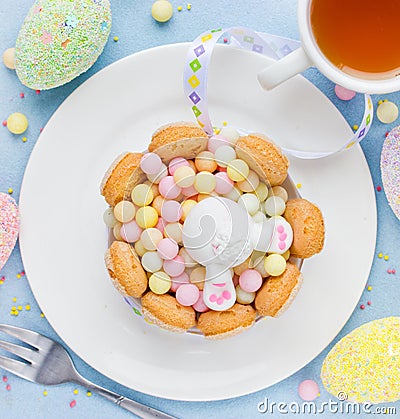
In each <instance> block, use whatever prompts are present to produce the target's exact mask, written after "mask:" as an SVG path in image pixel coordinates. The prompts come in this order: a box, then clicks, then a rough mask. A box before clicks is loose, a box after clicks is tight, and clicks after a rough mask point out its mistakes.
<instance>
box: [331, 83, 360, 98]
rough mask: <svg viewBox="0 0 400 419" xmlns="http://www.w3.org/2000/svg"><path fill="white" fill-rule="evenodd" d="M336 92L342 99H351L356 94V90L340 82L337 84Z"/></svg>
mask: <svg viewBox="0 0 400 419" xmlns="http://www.w3.org/2000/svg"><path fill="white" fill-rule="evenodd" d="M335 93H336V96H337V97H338V98H339V99H341V100H351V99H353V97H354V96H355V95H356V92H354V91H353V90H349V89H346V88H345V87H343V86H339V85H338V84H337V85H336V86H335Z"/></svg>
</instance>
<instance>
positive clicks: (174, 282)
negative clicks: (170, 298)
mask: <svg viewBox="0 0 400 419" xmlns="http://www.w3.org/2000/svg"><path fill="white" fill-rule="evenodd" d="M188 283H189V275H188V274H187V273H186V272H182V273H181V274H180V275H178V276H175V277H172V278H171V291H172V292H176V290H177V289H178V288H179V287H180V286H181V285H183V284H188Z"/></svg>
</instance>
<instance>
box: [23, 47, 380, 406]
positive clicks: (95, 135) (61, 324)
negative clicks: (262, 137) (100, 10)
mask: <svg viewBox="0 0 400 419" xmlns="http://www.w3.org/2000/svg"><path fill="white" fill-rule="evenodd" d="M187 47H188V45H187V44H177V45H171V46H165V47H159V48H155V49H152V50H147V51H143V52H141V53H138V54H135V55H133V56H130V57H127V58H125V59H123V60H121V61H119V62H116V63H115V64H113V65H111V66H109V67H107V68H105V69H104V70H103V71H101V72H99V73H98V74H96V75H95V76H94V77H92V78H91V79H90V80H88V81H87V82H85V83H83V84H82V86H80V87H79V88H78V89H77V90H76V91H75V92H74V93H73V94H72V95H71V96H70V97H69V98H68V99H67V100H66V101H65V102H64V103H63V104H62V106H61V107H60V108H59V109H58V110H57V112H56V113H55V114H54V115H53V117H52V118H51V120H50V122H49V123H48V125H47V127H46V128H45V130H44V131H43V133H42V134H41V136H40V139H39V140H38V143H37V144H36V146H35V149H34V151H33V153H32V156H31V158H30V161H29V163H28V167H27V169H26V173H25V177H24V181H23V185H22V191H21V199H20V209H21V219H22V224H21V235H20V244H21V252H22V257H23V261H24V267H25V270H26V272H27V276H28V278H29V281H30V285H31V287H32V290H33V292H34V295H35V297H36V299H37V301H38V303H39V305H40V307H41V308H42V310H43V312H44V313H45V314H46V317H47V319H48V320H49V322H50V323H51V325H52V326H53V327H54V329H55V330H56V331H57V333H58V334H59V335H60V336H61V338H62V339H63V340H64V341H65V342H66V344H67V345H69V346H70V347H71V349H73V350H74V351H75V352H76V353H77V354H78V355H79V356H80V357H82V359H84V360H85V361H86V362H87V363H88V364H90V365H91V366H92V367H94V368H95V369H97V370H98V371H100V372H101V373H103V374H105V375H106V376H108V377H110V378H112V379H114V380H115V381H117V382H119V383H121V384H124V385H126V386H128V387H131V388H133V389H135V390H139V391H142V392H145V393H149V394H152V395H156V396H160V397H166V398H171V399H180V400H215V399H223V398H228V397H234V396H239V395H243V394H246V393H249V392H253V391H256V390H259V389H262V388H265V387H267V386H270V385H272V384H274V383H276V382H278V381H280V380H282V379H284V378H285V377H287V376H289V375H291V374H292V373H294V372H295V371H297V370H298V369H300V368H301V367H303V366H304V365H306V364H307V363H308V362H310V361H311V360H312V359H313V358H314V357H315V356H317V355H318V354H319V353H320V352H321V351H322V350H323V349H324V348H325V347H326V346H327V345H328V344H329V343H330V342H331V340H332V339H333V338H334V337H335V336H336V334H337V333H338V332H339V330H340V329H341V328H342V327H343V325H344V324H345V322H346V321H347V320H348V318H349V317H350V315H351V313H352V311H353V309H354V307H355V305H356V303H357V301H358V299H359V297H360V295H361V293H362V290H363V288H364V285H365V282H366V280H367V277H368V273H369V270H370V266H371V263H372V258H373V253H374V246H375V237H376V208H375V198H374V191H373V186H372V182H371V177H370V174H369V170H368V166H367V164H366V161H365V159H364V156H363V154H362V152H361V149H360V148H359V147H354V148H353V149H352V150H349V151H348V152H346V153H342V154H341V155H340V156H337V157H335V158H330V159H325V160H321V161H299V160H295V159H293V161H292V162H291V173H292V176H293V178H294V180H295V182H300V183H302V185H303V188H302V190H301V193H302V195H303V196H304V197H307V198H308V199H310V200H311V201H314V202H316V203H317V204H318V205H319V206H320V207H321V209H322V211H323V213H324V217H325V220H326V230H327V232H326V245H325V248H324V250H323V252H322V253H321V254H320V255H318V256H316V257H313V258H312V259H311V260H307V261H305V263H304V267H303V273H304V277H305V280H304V285H303V287H302V289H301V291H300V294H299V295H298V297H297V298H296V299H295V301H294V303H293V305H292V306H291V307H290V309H289V310H288V311H287V312H286V313H285V314H284V315H283V316H282V317H281V318H279V319H272V318H269V319H266V320H264V321H261V322H258V323H257V324H256V325H255V326H254V327H253V328H252V329H251V330H249V331H247V332H245V333H242V334H241V335H238V336H236V337H233V338H230V339H226V340H223V341H208V340H205V339H204V338H202V337H199V336H196V335H188V334H185V335H179V334H174V333H170V332H166V331H163V330H160V329H158V328H157V327H154V326H151V325H148V324H147V323H146V322H144V321H143V320H142V319H141V318H140V317H138V316H136V315H134V314H133V313H132V311H131V310H130V308H129V306H128V305H127V304H125V303H124V301H123V299H122V298H121V296H120V295H119V294H118V292H117V291H116V290H115V289H114V288H113V286H112V285H111V281H110V280H109V278H108V275H107V272H106V269H105V267H104V263H103V254H104V251H105V249H106V241H107V238H106V232H105V227H104V225H103V221H102V213H103V211H104V209H105V208H106V204H105V202H104V200H103V198H102V197H101V196H100V194H99V184H100V180H101V178H102V176H103V174H104V172H105V171H106V169H107V167H108V166H109V164H110V163H111V161H112V160H113V159H114V157H116V156H117V155H118V154H119V153H120V152H122V151H124V150H133V151H135V150H143V149H145V148H146V147H147V145H148V141H149V138H150V135H151V133H152V132H153V131H154V130H155V129H156V128H158V127H159V126H160V125H162V124H165V123H168V122H172V121H180V120H193V117H192V114H191V110H190V106H189V103H188V100H186V99H185V97H184V95H183V91H182V81H181V80H182V74H181V73H182V66H183V62H184V57H185V54H186V50H187ZM267 62H268V60H267V59H266V58H265V57H262V56H259V55H256V54H252V53H249V52H245V51H242V50H236V49H232V48H226V47H223V46H221V47H219V48H217V50H216V52H215V57H214V58H213V62H212V68H211V74H210V86H209V90H210V92H211V93H210V95H209V102H210V105H211V109H212V115H213V116H214V123H215V124H220V123H221V122H222V121H225V120H226V121H229V122H230V123H231V124H234V125H237V126H238V127H243V128H248V129H252V130H255V131H263V132H265V133H268V134H270V135H271V136H272V138H274V139H275V140H276V141H277V142H278V143H280V144H282V145H285V146H288V147H294V146H297V147H301V145H304V147H305V148H309V149H318V148H319V149H323V148H331V149H334V148H336V147H337V146H338V145H339V144H340V143H341V142H343V140H344V138H346V137H347V138H348V137H349V136H350V135H351V130H350V128H349V127H348V125H347V124H346V123H345V121H344V119H343V118H342V116H341V115H340V114H339V112H338V111H337V110H336V108H334V107H333V105H332V104H331V103H330V102H329V101H328V100H327V99H326V98H325V96H323V95H322V94H321V93H320V92H319V91H318V90H317V89H316V88H315V87H313V86H312V85H311V84H310V83H308V82H307V81H306V80H304V79H303V78H301V77H296V78H295V79H293V80H291V81H289V82H287V83H285V84H284V85H283V86H281V87H280V88H277V89H275V90H274V91H273V92H272V93H265V92H264V91H262V90H261V88H260V87H259V86H258V83H257V80H256V74H257V73H258V72H259V71H260V70H261V69H262V68H263V67H264V66H265V64H266V63H267ZM88 317H90V321H87V319H88Z"/></svg>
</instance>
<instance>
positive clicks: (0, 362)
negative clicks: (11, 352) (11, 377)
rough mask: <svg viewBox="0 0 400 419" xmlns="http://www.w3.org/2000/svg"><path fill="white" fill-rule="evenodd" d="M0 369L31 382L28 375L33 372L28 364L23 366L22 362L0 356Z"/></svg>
mask: <svg viewBox="0 0 400 419" xmlns="http://www.w3.org/2000/svg"><path fill="white" fill-rule="evenodd" d="M0 368H3V369H4V370H7V371H9V372H11V373H12V374H15V375H18V377H21V378H25V379H26V380H29V381H33V378H32V376H31V374H30V373H29V372H30V371H33V370H30V367H29V366H28V364H25V363H24V362H21V361H17V360H16V359H11V358H7V357H5V356H2V355H0Z"/></svg>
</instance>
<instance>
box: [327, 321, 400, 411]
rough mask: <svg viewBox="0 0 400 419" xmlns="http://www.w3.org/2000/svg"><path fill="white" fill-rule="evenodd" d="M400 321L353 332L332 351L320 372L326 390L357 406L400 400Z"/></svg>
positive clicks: (375, 324)
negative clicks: (343, 395)
mask: <svg viewBox="0 0 400 419" xmlns="http://www.w3.org/2000/svg"><path fill="white" fill-rule="evenodd" d="M399 364H400V317H386V318H383V319H378V320H374V321H372V322H369V323H365V324H363V325H362V326H360V327H358V328H357V329H354V330H353V331H352V332H350V333H349V334H348V335H347V336H345V337H344V338H343V339H341V340H340V341H339V342H338V343H336V345H335V346H334V347H333V348H332V349H331V351H330V352H329V354H328V355H327V357H326V358H325V360H324V363H323V365H322V369H321V380H322V383H323V385H324V387H325V388H326V390H327V391H328V392H329V393H331V394H333V395H334V396H335V397H337V395H338V394H340V393H342V394H345V395H346V398H347V400H348V401H351V402H357V403H366V402H368V403H383V402H385V403H388V402H394V401H396V400H399V399H400V369H399Z"/></svg>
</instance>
